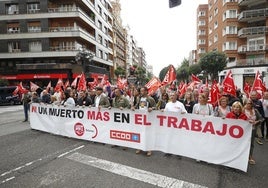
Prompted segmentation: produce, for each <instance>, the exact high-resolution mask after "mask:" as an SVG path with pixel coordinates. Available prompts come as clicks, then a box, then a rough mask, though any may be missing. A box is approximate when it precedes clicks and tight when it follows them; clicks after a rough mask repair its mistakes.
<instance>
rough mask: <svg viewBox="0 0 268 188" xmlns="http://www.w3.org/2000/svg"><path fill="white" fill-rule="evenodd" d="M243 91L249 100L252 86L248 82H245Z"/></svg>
mask: <svg viewBox="0 0 268 188" xmlns="http://www.w3.org/2000/svg"><path fill="white" fill-rule="evenodd" d="M243 89H244V92H245V94H246V96H247V98H249V93H250V90H251V88H250V85H249V84H248V82H245V84H244V88H243Z"/></svg>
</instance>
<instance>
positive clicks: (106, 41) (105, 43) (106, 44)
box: [104, 39, 109, 47]
mask: <svg viewBox="0 0 268 188" xmlns="http://www.w3.org/2000/svg"><path fill="white" fill-rule="evenodd" d="M104 46H106V47H108V46H109V43H108V40H106V39H105V40H104Z"/></svg>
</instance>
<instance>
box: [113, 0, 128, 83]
mask: <svg viewBox="0 0 268 188" xmlns="http://www.w3.org/2000/svg"><path fill="white" fill-rule="evenodd" d="M111 3H112V7H113V16H114V22H113V33H114V36H113V40H114V48H113V49H114V65H113V68H112V71H114V70H116V69H117V68H118V67H122V68H123V69H125V70H126V75H125V76H127V72H128V71H127V70H128V69H127V44H128V43H127V35H128V33H127V29H126V28H125V27H124V26H123V25H122V19H121V4H120V1H119V0H115V1H111ZM113 75H114V74H113ZM113 79H114V80H116V76H115V75H114V77H113Z"/></svg>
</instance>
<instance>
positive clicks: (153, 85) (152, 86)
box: [145, 77, 161, 95]
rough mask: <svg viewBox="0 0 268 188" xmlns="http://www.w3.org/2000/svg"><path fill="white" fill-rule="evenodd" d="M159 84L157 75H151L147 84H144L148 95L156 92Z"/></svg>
mask: <svg viewBox="0 0 268 188" xmlns="http://www.w3.org/2000/svg"><path fill="white" fill-rule="evenodd" d="M160 86H161V82H160V80H159V79H158V78H157V77H153V78H152V79H151V80H150V81H149V82H148V83H147V84H145V87H146V88H147V89H148V94H149V95H152V94H153V93H154V92H156V91H157V89H158V88H159V87H160Z"/></svg>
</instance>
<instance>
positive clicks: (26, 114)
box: [23, 103, 30, 121]
mask: <svg viewBox="0 0 268 188" xmlns="http://www.w3.org/2000/svg"><path fill="white" fill-rule="evenodd" d="M23 110H24V117H25V120H27V121H28V114H29V113H28V112H29V111H30V104H28V103H27V104H23Z"/></svg>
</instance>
